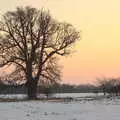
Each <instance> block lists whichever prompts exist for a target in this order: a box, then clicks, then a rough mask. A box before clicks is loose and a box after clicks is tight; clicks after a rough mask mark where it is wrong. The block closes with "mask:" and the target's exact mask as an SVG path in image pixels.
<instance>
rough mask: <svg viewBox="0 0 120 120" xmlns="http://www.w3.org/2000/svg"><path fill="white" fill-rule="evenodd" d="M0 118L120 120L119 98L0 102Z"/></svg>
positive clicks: (0, 119) (10, 119) (9, 119)
mask: <svg viewBox="0 0 120 120" xmlns="http://www.w3.org/2000/svg"><path fill="white" fill-rule="evenodd" d="M0 120H120V99H117V98H114V99H100V100H90V101H89V100H81V101H72V102H43V101H28V102H27V101H26V102H1V103H0Z"/></svg>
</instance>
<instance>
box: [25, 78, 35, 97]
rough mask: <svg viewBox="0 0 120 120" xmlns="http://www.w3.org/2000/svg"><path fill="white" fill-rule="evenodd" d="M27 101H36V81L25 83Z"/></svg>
mask: <svg viewBox="0 0 120 120" xmlns="http://www.w3.org/2000/svg"><path fill="white" fill-rule="evenodd" d="M27 95H28V99H37V80H35V79H31V80H28V83H27Z"/></svg>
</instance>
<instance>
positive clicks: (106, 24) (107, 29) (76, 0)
mask: <svg viewBox="0 0 120 120" xmlns="http://www.w3.org/2000/svg"><path fill="white" fill-rule="evenodd" d="M26 5H30V6H32V7H36V8H45V9H46V10H47V9H49V10H50V12H51V14H52V16H53V17H54V18H55V19H57V20H59V21H66V22H68V23H71V24H72V25H73V26H75V27H76V29H77V30H78V31H80V36H81V39H80V41H78V42H77V43H76V45H75V47H74V50H75V52H74V53H73V54H72V55H71V56H70V57H64V58H63V57H62V58H61V60H60V64H62V65H63V69H62V73H63V75H62V79H63V82H65V83H70V84H85V83H95V82H96V78H98V77H119V76H120V7H119V6H120V0H1V1H0V14H3V13H4V12H6V11H11V10H15V8H16V6H26Z"/></svg>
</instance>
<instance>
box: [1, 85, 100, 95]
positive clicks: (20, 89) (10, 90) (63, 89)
mask: <svg viewBox="0 0 120 120" xmlns="http://www.w3.org/2000/svg"><path fill="white" fill-rule="evenodd" d="M99 91H100V90H99V89H98V87H95V86H94V85H69V84H57V85H51V86H46V85H45V86H44V85H41V86H38V93H88V92H99ZM25 93H27V88H26V86H25V85H24V84H23V85H9V84H3V83H0V94H25Z"/></svg>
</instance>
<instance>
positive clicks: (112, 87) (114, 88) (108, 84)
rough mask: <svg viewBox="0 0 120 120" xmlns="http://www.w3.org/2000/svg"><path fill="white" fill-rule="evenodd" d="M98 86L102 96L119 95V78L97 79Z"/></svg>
mask: <svg viewBox="0 0 120 120" xmlns="http://www.w3.org/2000/svg"><path fill="white" fill-rule="evenodd" d="M98 85H99V87H100V88H101V90H102V91H103V93H104V95H106V93H109V94H110V95H116V96H117V95H119V93H120V78H99V79H98Z"/></svg>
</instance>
